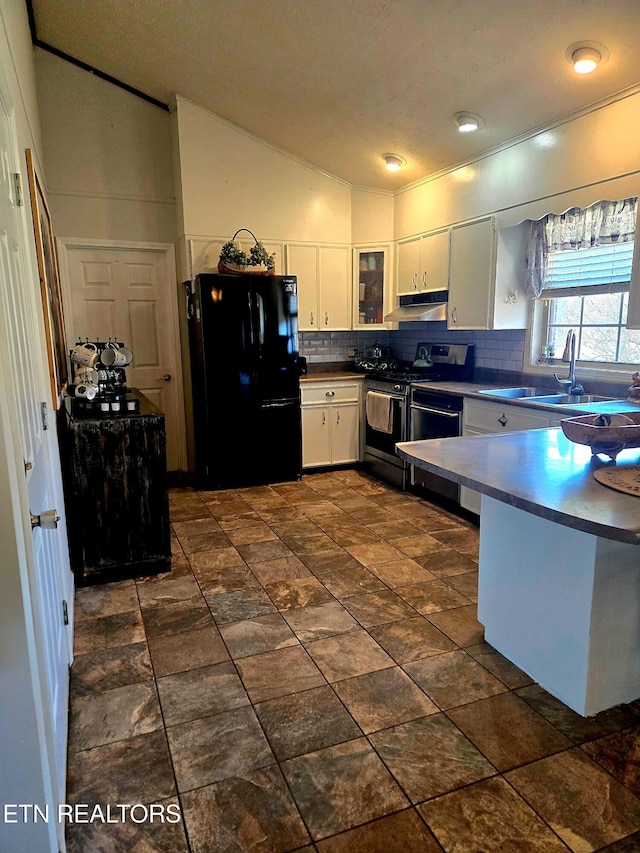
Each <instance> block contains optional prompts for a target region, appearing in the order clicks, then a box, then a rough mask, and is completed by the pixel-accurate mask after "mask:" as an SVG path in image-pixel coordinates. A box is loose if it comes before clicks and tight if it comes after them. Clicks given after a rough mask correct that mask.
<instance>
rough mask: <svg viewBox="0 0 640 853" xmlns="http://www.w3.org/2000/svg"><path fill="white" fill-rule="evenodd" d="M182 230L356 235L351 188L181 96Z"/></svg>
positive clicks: (326, 237) (341, 238)
mask: <svg viewBox="0 0 640 853" xmlns="http://www.w3.org/2000/svg"><path fill="white" fill-rule="evenodd" d="M174 120H175V122H176V128H177V129H176V137H177V139H178V140H179V168H180V175H179V180H180V183H181V186H182V207H183V209H182V216H183V222H184V233H185V234H186V235H187V236H190V237H206V236H216V237H224V236H227V235H228V236H229V237H231V236H232V235H233V234H234V232H235V231H237V230H238V229H239V228H249V229H251V231H253V233H254V234H256V236H257V237H258V239H260V240H265V241H268V240H283V241H300V242H317V243H323V242H328V243H343V244H344V243H346V244H350V243H351V242H352V241H351V187H350V186H349V185H348V184H346V183H345V182H344V181H342V180H340V179H338V178H335V177H333V176H331V175H327V174H326V173H324V172H322V171H321V170H320V169H316V168H315V167H313V166H310V165H309V164H307V163H304V162H303V161H301V160H299V159H297V158H295V157H293V156H292V155H289V154H287V153H286V152H284V151H281V150H279V149H277V148H275V147H273V146H272V145H269V144H268V143H266V142H263V141H261V140H260V139H258V138H257V137H255V136H253V135H251V134H249V133H247V132H246V131H244V130H242V129H241V128H238V127H236V126H235V125H233V124H231V123H230V122H228V121H225V120H224V119H222V118H220V117H219V116H216V115H214V114H213V113H210V112H208V111H207V110H205V109H203V108H201V107H199V106H196V105H195V104H192V103H190V102H189V101H187V100H185V99H184V98H181V97H178V98H177V99H176V108H175V113H174Z"/></svg>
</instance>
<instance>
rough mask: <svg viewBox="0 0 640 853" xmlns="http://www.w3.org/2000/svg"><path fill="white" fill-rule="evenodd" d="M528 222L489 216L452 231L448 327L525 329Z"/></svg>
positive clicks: (459, 226)
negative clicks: (500, 221)
mask: <svg viewBox="0 0 640 853" xmlns="http://www.w3.org/2000/svg"><path fill="white" fill-rule="evenodd" d="M525 253H526V226H525V225H519V226H516V227H515V228H504V229H501V230H499V231H497V230H496V227H495V221H494V218H493V217H488V218H487V219H480V220H478V221H477V222H471V223H469V224H468V225H458V226H456V227H455V228H452V229H451V245H450V261H449V309H448V318H447V325H448V328H449V329H524V328H526V325H527V310H528V305H527V299H526V297H525V292H524V281H525V272H526V270H525Z"/></svg>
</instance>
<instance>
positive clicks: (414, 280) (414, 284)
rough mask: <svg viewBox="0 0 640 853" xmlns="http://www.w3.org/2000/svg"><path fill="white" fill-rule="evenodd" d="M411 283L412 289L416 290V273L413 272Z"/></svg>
mask: <svg viewBox="0 0 640 853" xmlns="http://www.w3.org/2000/svg"><path fill="white" fill-rule="evenodd" d="M411 283H412V284H413V289H414V290H416V289H417V287H418V273H417V272H414V274H413V278H412V279H411Z"/></svg>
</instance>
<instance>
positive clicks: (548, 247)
mask: <svg viewBox="0 0 640 853" xmlns="http://www.w3.org/2000/svg"><path fill="white" fill-rule="evenodd" d="M636 202H637V199H625V200H624V201H620V202H601V203H600V204H599V205H594V206H593V208H587V209H586V210H578V209H575V210H573V211H568V212H567V214H563V215H562V216H554V215H549V216H547V217H545V218H544V220H540V221H539V222H536V223H533V227H532V243H533V245H534V252H537V253H538V254H537V260H538V269H537V270H536V276H537V284H538V287H537V293H536V296H537V298H538V300H539V302H538V308H537V312H538V320H539V322H537V323H536V326H537V329H538V346H539V349H538V350H537V351H538V352H539V353H540V358H539V359H538V360H539V361H540V360H541V359H542V358H544V356H545V355H553V356H554V357H555V358H556V359H558V358H560V357H561V356H562V354H563V350H564V346H565V341H566V338H567V332H568V331H569V330H570V329H573V330H574V331H575V333H576V355H577V359H578V360H579V361H582V362H591V363H592V364H593V366H594V367H595V366H596V365H598V364H601V365H602V366H611V365H614V364H621V365H622V364H625V365H626V364H638V363H640V331H632V330H629V329H627V328H626V321H627V310H628V304H629V282H630V279H631V265H632V260H633V234H634V229H635V211H636ZM606 206H609V211H611V210H613V211H614V213H615V225H614V233H612V232H611V229H610V225H608V224H607V218H606V211H604V212H603V208H605V207H606ZM595 208H600V210H599V213H598V215H599V216H600V218H599V221H598V222H597V223H595V224H594V219H595V214H594V209H595ZM625 217H626V223H625V225H624V227H623V228H621V227H620V222H621V220H622V219H625ZM603 231H604V232H605V233H603ZM621 237H622V239H620V238H621ZM529 256H530V257H532V256H533V252H532V247H531V245H530V255H529ZM530 273H531V271H530Z"/></svg>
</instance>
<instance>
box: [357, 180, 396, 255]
mask: <svg viewBox="0 0 640 853" xmlns="http://www.w3.org/2000/svg"><path fill="white" fill-rule="evenodd" d="M394 204H395V202H394V196H393V193H390V192H383V191H377V190H367V189H360V188H358V187H354V188H353V190H352V192H351V239H352V242H353V243H354V244H356V245H362V244H363V243H369V244H376V243H388V242H389V241H391V240H393V210H394Z"/></svg>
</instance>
